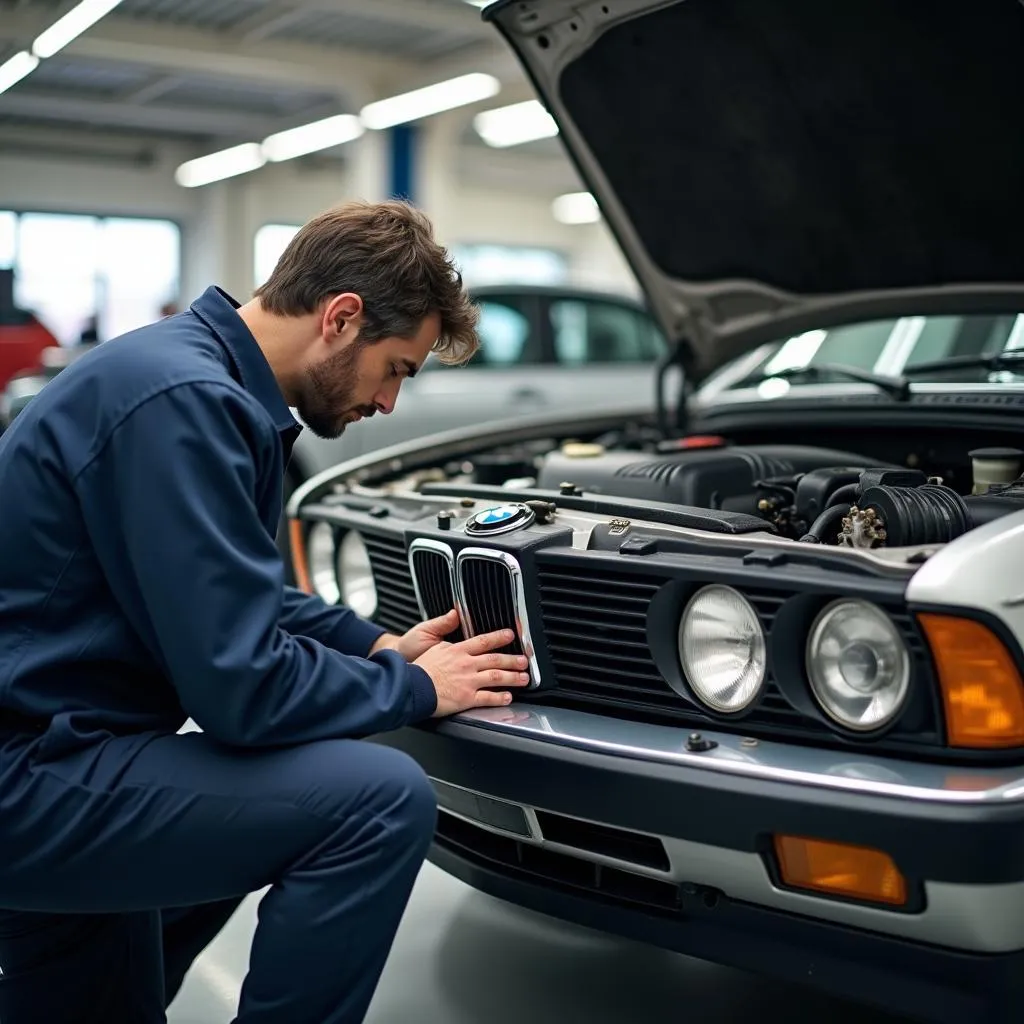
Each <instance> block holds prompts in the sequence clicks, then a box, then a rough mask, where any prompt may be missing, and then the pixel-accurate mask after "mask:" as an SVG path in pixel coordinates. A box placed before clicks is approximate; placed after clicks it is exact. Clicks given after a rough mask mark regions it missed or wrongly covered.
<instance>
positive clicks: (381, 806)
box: [367, 744, 437, 848]
mask: <svg viewBox="0 0 1024 1024" xmlns="http://www.w3.org/2000/svg"><path fill="white" fill-rule="evenodd" d="M368 746H370V747H372V748H373V750H374V751H375V755H374V760H375V762H376V764H375V769H376V772H377V773H378V774H377V784H376V786H375V787H374V796H373V798H372V800H371V805H370V807H369V808H367V809H372V810H373V812H374V813H375V814H378V815H380V816H382V817H384V818H386V819H387V820H388V823H389V825H390V826H391V827H392V829H394V830H396V832H397V833H399V834H400V842H401V843H402V844H403V845H404V844H409V843H412V844H414V845H420V844H422V846H423V847H424V848H425V847H426V846H427V845H428V844H429V842H430V840H431V839H432V838H433V835H434V829H435V827H436V825H437V794H436V792H435V790H434V787H433V785H432V784H431V782H430V779H429V778H427V775H426V772H424V771H423V769H422V768H421V767H420V766H419V764H417V762H416V761H414V760H413V759H412V758H411V757H409V755H408V754H405V753H403V752H402V751H401V750H395V749H394V748H392V747H385V746H381V745H379V744H368Z"/></svg>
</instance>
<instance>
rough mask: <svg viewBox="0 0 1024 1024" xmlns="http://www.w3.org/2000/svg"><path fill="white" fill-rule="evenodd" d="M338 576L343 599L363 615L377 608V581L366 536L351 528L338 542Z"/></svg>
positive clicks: (357, 612) (343, 601)
mask: <svg viewBox="0 0 1024 1024" xmlns="http://www.w3.org/2000/svg"><path fill="white" fill-rule="evenodd" d="M337 580H338V587H339V590H340V593H341V600H342V603H343V604H345V605H347V606H348V607H349V608H351V609H352V611H354V612H355V613H356V614H357V615H361V616H362V617H363V618H364V619H369V618H372V616H373V615H374V613H375V612H376V611H377V581H376V580H375V579H374V578H373V565H372V564H371V562H370V552H369V551H368V550H367V548H366V543H365V542H364V541H363V538H362V537H360V536H359V534H358V533H356V531H355V530H349V531H348V533H346V534H345V537H344V539H343V540H342V542H341V543H340V544H339V545H338V564H337Z"/></svg>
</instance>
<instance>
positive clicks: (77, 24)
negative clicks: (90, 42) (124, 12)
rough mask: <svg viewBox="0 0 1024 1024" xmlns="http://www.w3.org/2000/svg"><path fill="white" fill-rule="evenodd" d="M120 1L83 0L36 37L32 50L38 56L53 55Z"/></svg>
mask: <svg viewBox="0 0 1024 1024" xmlns="http://www.w3.org/2000/svg"><path fill="white" fill-rule="evenodd" d="M120 3H121V0H82V2H81V3H80V4H76V5H75V6H74V7H72V8H71V10H70V11H68V13H67V14H65V15H64V17H63V18H58V19H57V21H55V22H54V23H53V24H52V25H51V26H50V27H49V28H48V29H47V30H46V31H45V32H43V33H42V34H41V35H40V36H39V37H38V38H37V39H36V41H35V42H34V43H33V44H32V52H33V53H34V54H35V55H36V56H37V57H52V56H53V55H54V54H55V53H58V52H59V51H60V50H63V49H64V47H65V46H67V45H68V43H70V42H71V41H72V40H74V39H77V38H78V37H79V36H80V35H81V34H82V33H83V32H85V31H86V29H89V28H92V26H93V25H95V24H96V22H97V21H99V20H100V18H103V17H105V16H106V15H108V14H109V13H110V12H111V11H112V10H113V9H114V8H115V7H117V5H118V4H120Z"/></svg>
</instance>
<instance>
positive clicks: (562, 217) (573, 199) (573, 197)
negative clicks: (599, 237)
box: [551, 192, 601, 224]
mask: <svg viewBox="0 0 1024 1024" xmlns="http://www.w3.org/2000/svg"><path fill="white" fill-rule="evenodd" d="M551 212H552V214H553V215H554V218H555V220H557V221H558V222H559V223H560V224H594V223H595V222H597V221H599V220H600V219H601V211H600V210H599V209H598V207H597V200H596V199H595V198H594V197H593V196H592V195H591V194H590V193H589V192H567V193H566V194H565V195H564V196H559V197H558V198H557V199H556V200H555V201H554V202H553V203H552V204H551Z"/></svg>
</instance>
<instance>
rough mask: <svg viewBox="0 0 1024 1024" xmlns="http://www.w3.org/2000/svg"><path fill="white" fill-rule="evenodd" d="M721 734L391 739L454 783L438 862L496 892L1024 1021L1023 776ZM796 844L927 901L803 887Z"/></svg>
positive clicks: (553, 713) (572, 725)
mask: <svg viewBox="0 0 1024 1024" xmlns="http://www.w3.org/2000/svg"><path fill="white" fill-rule="evenodd" d="M704 738H705V739H711V740H713V741H715V742H716V743H717V745H716V746H715V747H713V748H712V749H711V750H708V751H704V752H694V751H690V750H687V744H686V735H685V734H683V735H680V732H679V730H676V729H672V728H667V727H664V726H649V725H639V724H630V723H624V722H619V721H612V720H609V719H606V718H602V717H600V716H595V715H590V714H586V713H581V712H575V711H569V710H565V709H555V708H538V707H535V706H531V705H517V706H513V707H512V708H502V709H482V710H479V711H474V712H470V713H468V714H466V715H462V716H458V717H457V718H455V719H451V720H448V721H444V722H440V723H431V724H430V725H427V726H421V727H417V728H411V729H403V730H399V731H398V732H395V733H392V734H388V735H386V736H381V737H378V738H377V740H378V742H382V743H386V744H388V745H391V746H395V747H397V748H399V749H402V750H404V751H406V752H407V753H408V754H410V755H411V756H412V757H414V758H415V759H416V760H417V761H418V762H419V763H420V764H421V765H422V766H423V768H424V770H425V771H426V772H427V774H428V775H429V776H430V777H431V778H432V779H433V780H434V781H435V784H436V785H437V786H438V791H439V803H440V805H441V808H442V814H441V821H440V824H439V828H438V835H437V840H436V842H435V845H434V849H433V852H432V854H431V859H432V860H433V861H434V862H435V863H437V864H438V865H439V866H441V867H442V868H445V869H446V870H448V871H449V872H451V873H452V874H454V875H455V876H457V877H459V878H461V879H463V880H464V881H466V882H468V883H469V884H470V885H472V886H474V887H476V888H478V889H481V890H482V891H485V892H488V893H491V894H492V895H495V896H498V897H501V898H504V899H507V900H509V901H511V902H514V903H517V904H520V905H523V906H526V907H530V908H532V909H535V910H538V911H542V912H545V913H548V914H552V915H554V916H556V917H560V918H564V919H566V920H570V921H574V922H577V923H580V924H583V925H586V926H590V927H594V928H598V929H602V930H605V931H609V932H613V933H616V934H621V935H624V936H628V937H631V938H635V939H639V940H642V941H646V942H650V943H653V944H655V945H659V946H663V947H665V948H668V949H673V950H677V951H679V952H682V953H686V954H689V955H693V956H696V957H699V958H703V959H707V960H712V961H715V962H720V963H725V964H729V965H732V966H737V967H741V968H746V969H752V970H755V971H759V972H763V973H769V974H772V975H775V976H779V977H783V978H787V979H789V980H794V981H800V982H810V983H812V984H815V985H818V986H821V987H823V988H826V989H828V990H829V991H831V992H833V993H835V994H842V995H846V996H848V997H851V998H856V999H858V1000H861V1001H869V1002H873V1003H875V1004H876V1005H878V1006H881V1007H885V1008H887V1009H889V1010H896V1011H897V1012H901V1013H904V1014H907V1015H909V1016H914V1017H918V1018H920V1019H924V1020H931V1021H939V1022H945V1021H950V1022H953V1021H957V1022H963V1021H969V1020H979V1021H981V1020H984V1021H995V1020H999V1019H1001V1017H1000V1014H1006V1015H1008V1014H1009V1012H1010V1009H1011V1008H1012V1007H1014V1006H1016V1007H1018V1009H1019V1005H1020V1003H1018V1002H1015V999H1024V771H1021V770H1020V769H1007V768H999V769H962V768H957V769H949V768H947V767H936V766H930V765H923V764H908V763H905V762H898V761H891V760H887V759H884V758H868V757H865V756H864V755H863V753H862V752H858V753H857V754H851V755H847V756H844V755H843V754H841V753H839V754H837V753H836V752H835V751H820V750H814V749H810V748H800V747H793V746H790V745H783V744H774V743H768V742H765V741H758V742H756V743H754V742H752V741H749V740H743V739H742V738H741V737H736V736H731V735H728V734H719V733H709V732H705V733H704ZM494 801H504V802H507V803H502V804H499V803H495V802H494ZM508 805H514V806H511V807H510V806H508ZM615 830H623V831H615ZM777 833H787V834H795V835H805V836H811V837H814V838H820V839H829V840H834V841H837V842H847V843H853V844H856V845H862V846H871V847H876V848H878V849H881V850H883V851H885V852H886V853H888V854H889V855H890V856H891V857H892V858H893V859H894V861H895V862H896V864H897V866H898V867H899V868H900V870H901V871H902V872H903V874H904V875H905V876H906V877H907V879H908V881H909V882H910V883H911V885H912V886H915V887H916V888H917V889H918V891H919V892H920V896H921V898H920V901H919V905H917V906H915V907H914V908H913V912H907V911H893V910H888V909H879V908H877V907H869V906H863V905H857V904H854V903H851V902H846V901H839V900H832V899H827V898H823V897H822V898H819V897H817V896H811V895H807V894H803V893H797V892H792V891H788V890H785V889H783V888H782V887H781V886H779V885H777V884H776V882H775V880H774V879H775V874H774V872H773V871H772V869H771V859H770V856H769V855H768V853H767V851H769V850H770V848H771V837H772V835H773V834H777ZM1007 1019H1009V1018H1008V1016H1007Z"/></svg>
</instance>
